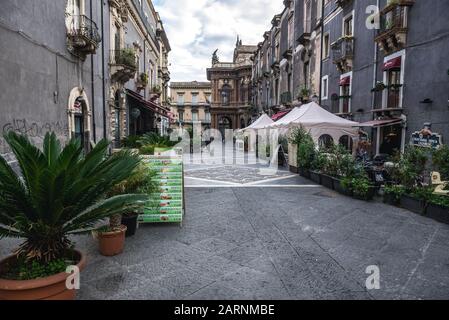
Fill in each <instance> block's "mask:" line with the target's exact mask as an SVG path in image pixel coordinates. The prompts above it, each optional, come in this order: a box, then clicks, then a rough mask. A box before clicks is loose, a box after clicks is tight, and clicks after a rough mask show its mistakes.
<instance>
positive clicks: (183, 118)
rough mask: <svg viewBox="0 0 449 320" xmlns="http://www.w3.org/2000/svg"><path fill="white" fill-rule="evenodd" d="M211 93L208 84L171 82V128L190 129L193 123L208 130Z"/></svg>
mask: <svg viewBox="0 0 449 320" xmlns="http://www.w3.org/2000/svg"><path fill="white" fill-rule="evenodd" d="M211 92H212V88H211V84H210V82H198V81H191V82H171V83H170V96H171V99H170V100H171V113H172V115H173V121H172V124H171V126H172V128H174V129H178V128H189V127H190V128H192V127H193V125H194V124H195V123H201V126H202V129H204V130H205V129H208V128H210V125H211V119H212V118H211V113H210V106H211V100H212V95H211Z"/></svg>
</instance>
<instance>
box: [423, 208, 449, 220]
mask: <svg viewBox="0 0 449 320" xmlns="http://www.w3.org/2000/svg"><path fill="white" fill-rule="evenodd" d="M426 216H427V217H429V218H431V219H433V220H436V221H438V222H441V223H446V224H449V208H448V207H444V206H440V205H438V204H433V203H429V206H428V207H427V212H426Z"/></svg>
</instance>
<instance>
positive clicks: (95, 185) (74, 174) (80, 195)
mask: <svg viewBox="0 0 449 320" xmlns="http://www.w3.org/2000/svg"><path fill="white" fill-rule="evenodd" d="M5 140H6V141H7V143H8V144H9V146H10V147H11V150H12V151H13V153H14V155H15V157H16V159H17V161H18V164H19V168H20V175H19V174H17V173H16V172H14V170H13V169H12V168H11V167H10V166H9V165H8V164H7V162H6V161H5V160H4V159H3V158H0V237H19V238H25V239H26V241H25V242H24V243H23V244H22V245H21V246H20V248H19V250H18V251H17V254H18V255H21V256H24V257H26V258H27V259H38V260H42V261H44V262H48V261H51V260H52V259H56V258H58V257H60V256H61V254H63V252H64V251H65V250H66V249H67V248H68V247H69V246H70V241H69V240H68V238H67V236H68V235H69V234H73V233H82V232H87V231H88V230H91V229H92V227H93V226H94V225H95V223H96V222H97V221H99V220H100V219H103V218H106V217H109V216H111V215H113V214H117V213H119V212H121V211H123V210H128V209H129V208H136V207H140V206H142V205H143V201H145V196H143V195H134V194H125V195H120V196H115V197H112V198H109V199H108V197H107V195H108V192H109V191H110V190H111V189H112V188H113V187H114V186H116V185H117V184H120V183H121V182H122V181H123V180H125V179H126V178H127V177H128V176H129V175H131V174H132V172H133V171H134V170H135V168H136V167H137V166H138V165H139V163H140V159H139V157H138V156H136V155H133V154H132V153H130V152H120V153H117V154H114V155H112V156H107V149H108V142H107V141H105V140H104V141H101V142H99V143H98V144H97V145H96V146H95V148H93V150H92V151H91V152H90V153H89V154H87V155H86V156H84V155H83V150H82V147H81V144H80V142H79V141H77V140H72V141H70V142H68V143H67V145H66V146H65V147H64V148H62V146H61V143H60V142H59V141H58V140H57V138H56V135H55V134H54V133H51V134H47V135H46V136H45V139H44V143H43V148H42V151H41V150H40V149H39V148H37V147H36V146H34V145H33V144H32V143H31V142H30V141H29V140H28V139H27V138H26V137H24V136H20V135H18V134H16V133H14V132H10V133H8V134H6V135H5Z"/></svg>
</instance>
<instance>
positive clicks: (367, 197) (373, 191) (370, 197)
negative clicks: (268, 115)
mask: <svg viewBox="0 0 449 320" xmlns="http://www.w3.org/2000/svg"><path fill="white" fill-rule="evenodd" d="M375 195H376V187H371V188H369V190H368V193H367V194H366V195H364V196H361V195H358V194H356V193H355V192H354V195H353V197H354V198H355V199H358V200H363V201H371V200H373V199H374V196H375Z"/></svg>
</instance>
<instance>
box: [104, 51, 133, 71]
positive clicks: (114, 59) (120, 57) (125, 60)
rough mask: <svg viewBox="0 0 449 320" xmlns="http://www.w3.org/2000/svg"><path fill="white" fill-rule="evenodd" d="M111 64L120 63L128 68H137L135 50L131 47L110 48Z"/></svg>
mask: <svg viewBox="0 0 449 320" xmlns="http://www.w3.org/2000/svg"><path fill="white" fill-rule="evenodd" d="M110 63H111V65H121V66H125V67H127V68H129V69H133V70H136V69H137V58H136V54H135V51H134V50H133V49H131V48H126V49H119V50H111V57H110Z"/></svg>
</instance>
